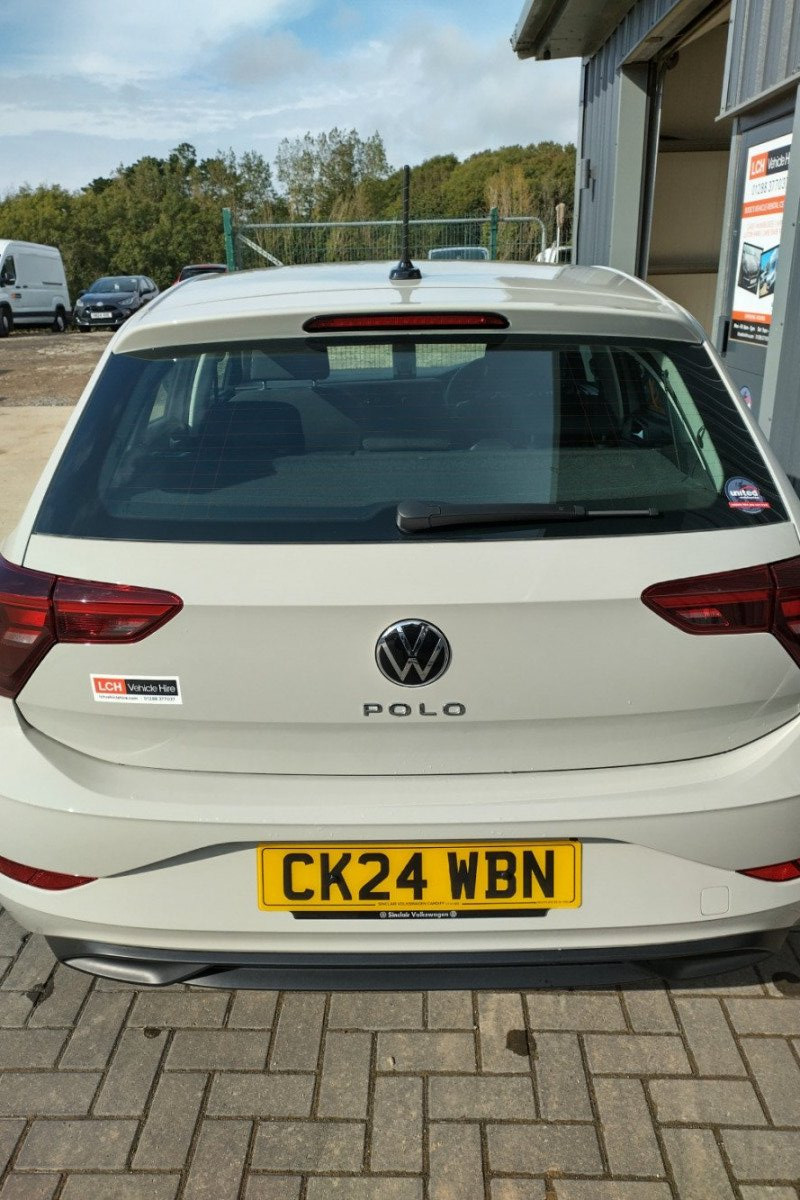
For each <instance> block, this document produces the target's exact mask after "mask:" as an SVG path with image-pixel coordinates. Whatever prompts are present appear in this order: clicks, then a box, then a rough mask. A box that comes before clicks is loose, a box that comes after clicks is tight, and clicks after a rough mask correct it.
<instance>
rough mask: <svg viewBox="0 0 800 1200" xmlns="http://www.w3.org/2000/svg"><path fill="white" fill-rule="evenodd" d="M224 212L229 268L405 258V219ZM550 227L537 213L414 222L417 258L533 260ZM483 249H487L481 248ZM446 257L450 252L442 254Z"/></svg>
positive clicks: (412, 247)
mask: <svg viewBox="0 0 800 1200" xmlns="http://www.w3.org/2000/svg"><path fill="white" fill-rule="evenodd" d="M227 211H228V210H225V213H223V228H224V231H225V237H226V245H227V247H228V257H229V260H232V261H229V263H228V265H229V267H235V268H236V269H239V270H242V269H247V268H249V267H265V266H281V265H284V264H286V265H290V264H299V263H323V262H370V261H371V262H382V261H391V260H396V259H398V258H399V257H400V249H401V230H402V222H400V221H305V222H303V221H286V222H276V223H272V224H258V225H241V226H235V225H234V224H233V222H232V221H231V219H230V216H229V215H227V216H226V214H227ZM545 236H546V231H545V226H544V224H543V222H542V221H541V220H539V218H538V217H530V216H526V217H501V216H499V215H498V214H497V213H496V212H495V211H494V210H493V211H492V212H491V213H490V214H489V215H488V216H480V217H462V218H453V219H446V218H442V219H441V220H437V219H435V220H412V221H411V222H409V248H410V253H411V257H412V259H418V260H420V261H422V260H425V259H427V258H428V256H429V253H430V252H431V251H433V252H434V257H439V255H437V254H435V252H436V251H447V250H450V251H452V255H450V256H451V257H454V258H456V257H463V258H478V257H486V258H489V259H499V260H502V261H523V262H531V261H532V260H533V259H535V258H536V255H537V254H539V253H540V252H541V251H542V250H544V249H545ZM481 251H482V252H483V253H481ZM441 257H448V255H447V254H442V255H441Z"/></svg>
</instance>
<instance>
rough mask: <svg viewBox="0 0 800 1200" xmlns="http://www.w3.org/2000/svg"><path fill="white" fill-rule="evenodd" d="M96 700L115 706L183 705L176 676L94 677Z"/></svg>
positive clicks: (93, 685)
mask: <svg viewBox="0 0 800 1200" xmlns="http://www.w3.org/2000/svg"><path fill="white" fill-rule="evenodd" d="M90 678H91V681H92V695H93V696H94V698H95V700H100V701H102V702H104V703H113V704H183V701H182V700H181V682H180V680H179V679H177V678H176V677H175V676H170V677H168V678H165V677H163V676H161V675H159V676H157V677H154V676H152V675H126V676H123V675H92V676H90Z"/></svg>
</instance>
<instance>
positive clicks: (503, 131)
mask: <svg viewBox="0 0 800 1200" xmlns="http://www.w3.org/2000/svg"><path fill="white" fill-rule="evenodd" d="M511 2H512V4H513V6H514V7H515V8H516V5H515V4H514V0H511ZM322 3H324V4H325V5H330V4H331V0H228V3H227V5H226V7H224V8H223V6H222V5H219V7H217V5H213V6H212V5H211V4H208V3H202V2H201V0H171V2H170V0H168V2H167V3H164V0H160V2H159V0H139V3H138V5H137V6H135V7H134V6H131V8H130V9H128V10H127V11H122V10H120V9H111V8H110V7H109V8H101V7H100V6H98V5H97V4H96V3H95V2H94V0H92V2H90V0H75V2H74V3H72V4H70V5H69V6H66V5H63V3H61V4H59V5H55V4H51V0H42V2H41V3H40V4H39V5H38V6H37V9H36V10H34V11H37V10H41V9H42V8H47V9H48V10H50V11H51V12H52V17H53V21H54V27H53V28H51V29H50V30H49V34H48V37H47V42H46V44H44V43H42V44H41V45H39V44H38V43H37V44H36V45H34V48H33V49H32V50H28V51H26V52H24V53H22V55H21V54H20V52H19V51H18V52H17V54H16V55H15V56H13V57H12V58H11V60H10V61H8V62H7V63H6V71H5V87H4V92H3V99H2V101H0V129H2V130H3V133H2V134H0V193H2V192H3V191H6V190H9V189H11V188H13V187H16V186H19V185H20V184H21V183H23V182H26V181H27V182H31V183H33V184H37V183H39V182H40V181H43V180H44V179H45V178H47V180H48V182H61V183H63V184H64V185H65V186H67V187H71V188H75V187H80V186H82V185H83V184H85V183H87V182H88V181H89V180H90V179H91V178H93V177H94V176H96V175H100V174H109V173H110V172H111V171H113V170H114V168H115V167H116V166H117V165H118V164H119V163H120V162H131V161H133V160H134V159H135V158H137V157H141V155H143V154H156V155H159V156H162V155H163V154H165V153H166V152H168V150H169V149H171V148H172V147H173V146H175V145H177V144H178V143H179V142H182V141H188V142H191V143H192V144H193V145H195V146H196V147H197V150H198V152H199V154H200V155H201V156H206V155H209V154H212V153H214V152H215V151H216V150H217V149H219V148H223V149H225V148H227V147H229V146H231V147H233V148H234V149H235V150H236V151H237V152H242V151H244V150H247V149H253V148H255V149H258V150H259V151H261V153H263V154H265V156H266V157H267V158H272V157H273V156H274V153H275V150H276V148H277V146H278V143H279V142H280V140H281V139H282V138H283V137H295V136H298V135H302V134H303V133H305V132H306V131H307V130H310V131H311V132H312V133H316V132H319V131H320V130H327V129H330V128H332V127H333V126H334V125H338V126H340V127H344V128H348V129H349V128H356V129H358V130H359V131H360V133H361V134H362V136H368V135H370V134H372V133H373V132H375V131H376V130H377V131H378V132H380V134H381V135H382V137H383V139H384V143H385V145H386V150H387V155H388V157H389V160H390V162H392V163H393V164H394V165H395V166H399V165H401V164H402V163H403V162H411V163H417V162H421V161H422V160H423V159H425V158H428V157H431V156H432V155H434V154H443V153H448V152H453V153H455V154H456V155H458V157H459V158H464V157H466V156H467V155H469V154H471V153H474V152H476V151H479V150H483V149H491V148H495V147H498V146H501V145H509V144H513V143H516V142H520V143H523V144H525V143H529V142H537V141H541V140H543V139H551V140H554V141H559V142H563V141H570V140H574V139H575V136H576V129H577V116H578V67H577V64H576V63H575V62H551V63H534V62H531V61H527V62H520V61H519V60H518V59H517V58H516V56H515V55H514V54H513V52H512V50H511V47H510V44H509V41H508V37H507V36H506V32H507V31H506V29H505V26H503V25H502V24H501V23H500V22H499V21H498V20H495V21H494V22H493V23H491V22H490V23H488V24H487V33H486V35H485V36H477V35H476V36H470V35H469V34H468V33H467V32H466V28H465V27H462V26H460V25H456V24H453V23H452V22H451V24H449V25H444V24H443V23H442V22H441V21H437V20H436V19H435V6H434V8H431V9H430V10H429V15H428V17H427V18H426V17H423V18H419V17H418V16H417V17H416V18H415V21H414V27H413V37H411V36H409V32H408V30H407V29H406V28H405V27H404V22H402V21H399V22H398V21H395V22H394V23H392V22H377V23H375V22H373V25H372V27H371V30H372V36H370V37H366V36H365V34H364V32H363V30H364V13H363V10H361V11H359V9H358V8H357V6H355V5H354V4H353V3H352V2H351V3H349V4H347V3H343V4H341V5H339V7H338V8H337V9H335V10H333V11H330V10H328V9H326V11H327V12H328V14H329V15H330V16H331V17H332V18H333V23H334V25H335V26H336V27H337V28H338V29H339V30H340V32H341V31H344V34H343V36H341V37H340V38H339V39H338V40H336V42H335V46H336V49H335V50H334V49H332V48H331V46H330V45H328V44H326V41H325V38H324V37H320V38H318V39H317V45H316V47H315V46H312V45H310V44H309V43H308V42H307V41H301V40H300V35H299V32H289V31H288V30H287V29H286V28H285V27H281V22H282V21H283V22H284V25H285V24H286V21H285V18H286V15H287V13H291V16H292V18H293V19H296V18H298V17H300V16H302V15H303V14H304V13H305V14H308V13H311V12H313V11H314V10H317V9H320V5H321V4H322ZM67 8H68V9H69V19H67V18H66V16H65V13H64V10H65V9H67ZM392 11H393V12H394V13H396V12H397V11H398V10H397V9H393V10H392ZM402 11H405V10H402ZM408 12H409V13H410V12H411V9H410V8H409V9H408ZM27 19H28V20H30V18H27ZM64 27H66V28H64ZM512 27H513V20H511V21H510V22H509V26H508V32H510V29H511V28H512ZM295 28H296V29H297V30H299V29H300V28H301V26H295ZM376 31H377V34H376ZM18 32H19V31H18ZM62 33H63V36H62ZM20 40H22V39H20ZM40 42H41V39H40ZM56 46H58V51H57V52H56V50H55V47H56ZM37 47H38V48H37ZM48 47H49V49H48ZM56 62H57V66H56ZM45 67H47V69H48V70H50V71H51V76H50V78H49V79H48V81H47V84H46V86H43V83H42V79H41V76H40V72H41V71H42V70H43V69H45ZM62 141H63V142H64V144H67V145H69V147H70V153H69V154H65V153H63V152H62V147H61V142H62ZM37 148H38V149H39V156H38V159H37ZM37 161H38V163H39V165H38V167H37Z"/></svg>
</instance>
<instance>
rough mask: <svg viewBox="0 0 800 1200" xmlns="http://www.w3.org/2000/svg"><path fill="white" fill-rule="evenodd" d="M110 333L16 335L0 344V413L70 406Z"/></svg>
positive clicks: (89, 373)
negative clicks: (18, 409) (11, 410)
mask: <svg viewBox="0 0 800 1200" xmlns="http://www.w3.org/2000/svg"><path fill="white" fill-rule="evenodd" d="M110 337H111V334H110V333H103V332H101V331H100V330H98V331H97V332H96V333H90V334H87V335H85V336H84V335H82V334H77V333H67V334H63V333H62V334H57V333H50V332H49V331H45V332H42V333H39V332H36V333H14V334H12V335H11V337H8V338H4V339H3V341H1V342H0V409H3V408H19V407H20V406H26V407H27V406H30V405H34V406H36V407H39V406H59V407H61V406H71V405H73V404H74V403H75V402H76V401H77V399H78V398H79V396H80V394H81V392H82V391H83V388H84V385H85V383H86V380H87V379H88V378H89V376H90V375H91V373H92V370H93V369H94V366H95V363H96V362H97V360H98V358H99V357H100V355H101V354H102V352H103V350H104V349H105V347H106V346H107V344H108V341H109V338H110Z"/></svg>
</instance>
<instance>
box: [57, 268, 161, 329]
mask: <svg viewBox="0 0 800 1200" xmlns="http://www.w3.org/2000/svg"><path fill="white" fill-rule="evenodd" d="M157 295H158V288H157V287H156V285H155V283H154V282H153V280H152V279H150V278H149V277H148V276H147V275H103V276H101V278H100V279H95V281H94V283H93V284H92V286H91V287H90V288H89V290H88V291H86V292H82V293H81V295H80V296H79V297H78V300H77V302H76V304H75V324H76V325H77V327H78V329H80V331H81V333H88V332H89V330H90V329H118V328H119V327H120V325H121V324H122V323H123V321H126V320H127V319H128V317H129V316H130V315H131V313H135V312H136V311H137V309H140V308H141V307H142V305H143V304H146V303H147V301H148V300H152V299H153V297H154V296H157Z"/></svg>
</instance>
